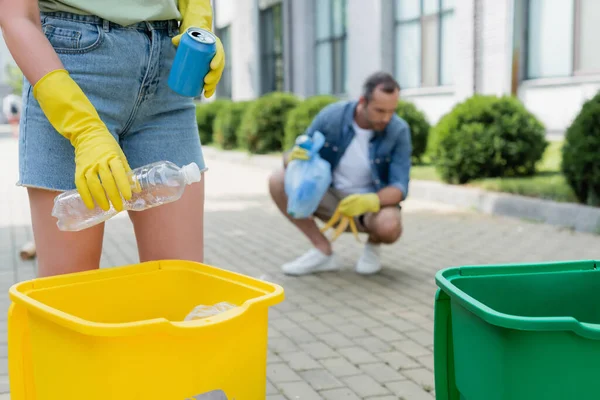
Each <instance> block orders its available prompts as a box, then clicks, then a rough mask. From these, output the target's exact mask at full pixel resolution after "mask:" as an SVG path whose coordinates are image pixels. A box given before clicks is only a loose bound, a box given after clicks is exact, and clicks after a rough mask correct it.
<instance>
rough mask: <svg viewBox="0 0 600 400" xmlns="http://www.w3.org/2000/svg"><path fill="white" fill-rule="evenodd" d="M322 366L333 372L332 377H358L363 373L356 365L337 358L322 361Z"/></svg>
mask: <svg viewBox="0 0 600 400" xmlns="http://www.w3.org/2000/svg"><path fill="white" fill-rule="evenodd" d="M321 364H323V366H324V367H325V368H327V369H328V370H329V372H331V374H332V375H334V376H337V377H338V378H339V377H342V376H351V375H358V374H360V373H361V371H360V370H359V369H358V368H356V366H355V365H354V364H352V363H351V362H349V361H348V360H346V359H345V358H341V357H336V358H328V359H325V360H321Z"/></svg>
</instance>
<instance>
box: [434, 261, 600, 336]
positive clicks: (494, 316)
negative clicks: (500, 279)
mask: <svg viewBox="0 0 600 400" xmlns="http://www.w3.org/2000/svg"><path fill="white" fill-rule="evenodd" d="M599 268H600V261H597V260H576V261H553V262H545V263H533V262H532V263H512V264H489V265H467V266H460V267H449V268H445V269H442V270H440V271H438V272H437V273H436V274H435V281H436V284H437V286H438V287H439V288H440V289H441V290H442V291H443V292H444V293H445V294H447V295H448V296H449V297H450V298H451V300H452V301H453V302H457V303H458V304H459V305H461V306H462V307H464V308H465V309H467V310H469V311H470V312H471V313H473V314H475V315H476V316H478V317H479V318H481V319H482V320H484V321H485V322H487V323H489V324H491V325H496V326H499V327H503V328H507V329H514V330H521V331H525V330H527V331H572V332H574V333H576V334H578V335H580V336H582V337H585V338H588V339H600V324H592V323H587V322H580V321H579V320H577V319H576V318H574V317H570V316H563V317H526V316H519V315H513V314H507V313H502V312H499V311H496V310H495V309H493V308H491V307H489V306H487V305H485V304H484V303H482V302H480V301H479V300H477V299H475V298H474V297H472V296H470V295H468V294H467V293H465V292H463V291H462V290H460V289H459V288H458V287H456V285H454V284H453V283H452V281H453V280H455V279H459V278H464V277H469V276H471V277H477V276H481V277H483V276H494V275H504V276H506V275H525V274H527V275H530V274H551V273H569V272H581V271H589V272H591V273H593V272H594V271H599V272H600V269H599Z"/></svg>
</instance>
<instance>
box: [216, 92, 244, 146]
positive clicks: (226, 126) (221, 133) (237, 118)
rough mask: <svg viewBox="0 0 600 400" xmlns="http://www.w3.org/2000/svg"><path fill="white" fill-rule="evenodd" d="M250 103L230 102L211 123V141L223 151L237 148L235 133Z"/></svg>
mask: <svg viewBox="0 0 600 400" xmlns="http://www.w3.org/2000/svg"><path fill="white" fill-rule="evenodd" d="M250 103H251V102H250V101H240V102H232V103H231V104H228V105H227V106H225V107H222V108H221V110H220V111H219V113H218V114H217V116H216V118H215V121H214V123H213V140H214V142H215V143H217V144H218V145H219V146H221V148H223V149H225V150H230V149H235V148H236V147H238V143H237V131H238V129H239V126H240V123H241V121H242V117H243V115H244V112H245V111H246V109H247V108H248V106H249V105H250Z"/></svg>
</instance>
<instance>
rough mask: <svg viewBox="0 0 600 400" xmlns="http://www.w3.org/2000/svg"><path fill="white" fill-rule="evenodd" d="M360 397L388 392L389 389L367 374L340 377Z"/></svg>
mask: <svg viewBox="0 0 600 400" xmlns="http://www.w3.org/2000/svg"><path fill="white" fill-rule="evenodd" d="M341 379H342V380H343V381H344V382H345V383H346V384H347V385H348V387H349V388H350V389H352V390H353V391H354V392H355V393H356V394H358V396H360V397H368V396H377V395H384V394H390V391H389V390H388V389H386V388H385V387H384V386H382V385H381V384H379V383H378V382H377V381H376V380H375V379H373V378H371V377H370V376H368V375H356V376H349V377H347V378H341Z"/></svg>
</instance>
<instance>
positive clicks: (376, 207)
mask: <svg viewBox="0 0 600 400" xmlns="http://www.w3.org/2000/svg"><path fill="white" fill-rule="evenodd" d="M399 96H400V87H399V85H398V83H397V82H396V81H395V80H394V78H393V77H392V76H391V75H389V74H387V73H383V72H378V73H375V74H373V75H371V76H370V77H369V78H368V79H367V80H366V82H365V83H364V87H363V93H362V95H361V96H360V98H359V100H358V101H356V100H354V101H340V102H336V103H333V104H331V105H328V106H326V107H325V108H324V109H323V110H321V112H320V113H319V114H318V115H317V116H316V117H315V119H314V120H313V121H312V124H311V125H310V127H309V128H308V129H307V131H306V134H307V135H312V134H313V133H314V132H315V131H320V132H322V133H323V135H325V144H324V146H323V148H322V149H321V151H320V155H321V157H322V158H323V159H325V160H326V161H328V162H329V163H330V164H331V170H332V176H333V181H332V186H331V188H330V189H329V191H328V192H327V193H326V194H325V196H324V197H323V199H322V200H321V203H320V205H319V207H318V209H317V211H316V212H315V213H314V216H315V217H316V218H318V219H320V220H322V221H323V222H328V224H327V225H326V226H325V228H326V229H327V228H330V227H333V228H335V223H337V222H338V221H339V223H340V224H341V226H340V225H338V228H339V229H338V232H336V234H334V236H333V238H332V241H333V240H335V238H336V237H337V235H339V230H342V231H345V230H352V229H351V228H356V229H357V230H358V231H359V232H363V233H367V234H368V241H367V243H366V245H365V248H364V251H363V253H362V256H361V257H360V259H359V260H358V262H357V264H356V271H357V272H358V273H360V274H373V273H377V272H379V271H380V270H381V259H380V247H381V245H382V244H392V243H394V242H396V241H397V240H398V239H399V238H400V236H401V234H402V219H401V207H400V203H401V202H402V201H403V200H404V199H405V198H406V195H407V193H408V183H409V173H410V167H411V162H410V158H411V152H412V145H411V139H410V130H409V127H408V125H407V123H406V122H405V121H404V120H403V119H401V118H399V117H398V116H397V115H396V112H395V110H396V106H397V104H398V100H399ZM294 159H307V154H306V152H305V150H303V149H301V148H299V147H294V148H293V149H292V150H291V151H290V152H289V153H288V154H286V156H284V165H287V163H288V162H289V161H291V160H294ZM284 174H285V170H284V169H282V170H280V171H278V172H275V173H274V174H273V175H272V176H271V177H270V180H269V190H270V193H271V197H272V198H273V200H274V202H275V204H276V205H277V207H278V208H279V209H280V210H281V211H282V212H283V213H284V215H286V216H287V217H288V219H289V220H290V221H291V222H292V223H293V224H294V225H295V226H296V227H298V229H299V230H300V231H301V232H302V233H304V235H305V236H306V237H307V238H308V239H309V240H310V242H311V243H312V245H313V246H314V247H313V248H312V249H310V250H309V251H308V252H307V253H305V254H304V255H302V256H301V257H299V258H298V259H296V260H293V261H291V262H288V263H286V264H284V265H283V267H282V269H283V272H284V273H286V274H289V275H303V274H309V273H314V272H322V271H333V270H336V269H339V268H340V264H339V263H338V261H337V260H336V258H335V255H334V253H333V250H332V244H331V242H332V241H330V240H329V239H327V237H326V236H325V235H324V234H323V232H322V229H319V227H318V226H317V224H316V223H315V221H314V219H313V218H309V219H293V218H291V217H290V216H289V215H287V212H286V210H287V196H286V194H285V189H284Z"/></svg>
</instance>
